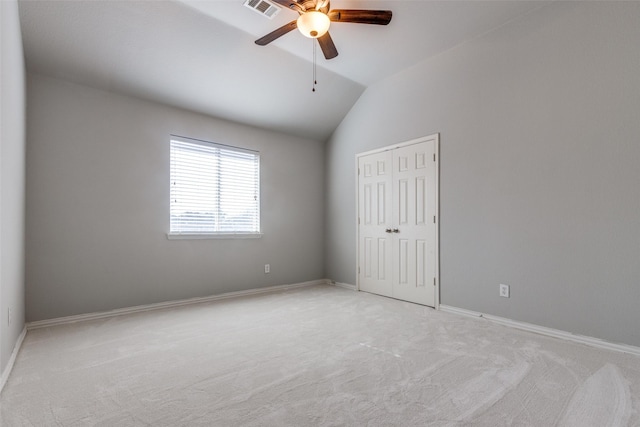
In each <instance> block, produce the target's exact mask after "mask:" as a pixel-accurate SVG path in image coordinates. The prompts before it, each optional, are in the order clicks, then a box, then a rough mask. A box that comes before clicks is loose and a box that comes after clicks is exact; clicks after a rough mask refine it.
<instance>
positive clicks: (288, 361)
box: [0, 286, 640, 427]
mask: <svg viewBox="0 0 640 427" xmlns="http://www.w3.org/2000/svg"><path fill="white" fill-rule="evenodd" d="M639 408H640V358H638V357H637V356H633V355H628V354H624V353H617V352H612V351H607V350H600V349H596V348H591V347H587V346H584V345H581V344H575V343H570V342H565V341H561V340H558V339H554V338H548V337H544V336H539V335H535V334H532V333H529V332H524V331H519V330H515V329H511V328H508V327H505V326H500V325H496V324H493V323H490V322H488V321H485V320H483V319H471V318H466V317H460V316H457V315H454V314H450V313H443V312H438V311H435V310H433V309H430V308H426V307H422V306H419V305H415V304H410V303H405V302H401V301H396V300H393V299H388V298H383V297H378V296H375V295H370V294H366V293H360V292H353V291H349V290H345V289H340V288H336V287H332V286H314V287H309V288H301V289H295V290H290V291H286V292H278V293H271V294H262V295H258V296H251V297H242V298H236V299H229V300H222V301H217V302H212V303H205V304H197V305H191V306H183V307H177V308H172V309H163V310H158V311H153V312H145V313H139V314H131V315H124V316H120V317H116V318H109V319H100V320H92V321H87V322H81V323H75V324H68V325H60V326H55V327H49V328H44V329H37V330H32V331H29V332H28V334H27V336H26V338H25V341H24V343H23V347H22V350H21V351H20V353H19V355H18V358H17V360H16V364H15V366H14V369H13V373H12V374H11V377H10V378H9V381H8V383H7V384H6V386H5V389H4V391H3V393H2V396H1V397H0V421H1V423H0V424H2V426H424V425H428V426H555V425H558V426H580V427H588V426H598V427H604V426H637V425H640V415H639V411H638V409H639Z"/></svg>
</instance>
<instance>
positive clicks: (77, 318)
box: [26, 279, 329, 330]
mask: <svg viewBox="0 0 640 427" xmlns="http://www.w3.org/2000/svg"><path fill="white" fill-rule="evenodd" d="M328 284H329V281H328V280H326V279H320V280H312V281H309V282H302V283H293V284H290V285H276V286H267V287H264V288H256V289H247V290H245V291H235V292H227V293H224V294H218V295H210V296H206V297H196V298H188V299H183V300H175V301H167V302H159V303H155V304H145V305H137V306H134V307H126V308H118V309H115V310H109V311H101V312H96V313H86V314H78V315H74V316H66V317H58V318H55V319H47V320H37V321H35V322H29V323H27V325H26V328H27V329H28V330H32V329H39V328H47V327H49V326H56V325H64V324H68V323H75V322H82V321H86V320H94V319H104V318H108V317H116V316H121V315H123V314H132V313H142V312H145V311H152V310H160V309H163V308H171V307H180V306H183V305H190V304H200V303H205V302H211V301H218V300H222V299H227V298H237V297H243V296H248V295H258V294H264V293H269V292H279V291H285V290H288V289H295V288H302V287H306V286H316V285H328Z"/></svg>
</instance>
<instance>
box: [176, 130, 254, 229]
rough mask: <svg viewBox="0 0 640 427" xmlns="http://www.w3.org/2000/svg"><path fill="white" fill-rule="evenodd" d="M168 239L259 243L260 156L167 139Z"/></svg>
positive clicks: (188, 140)
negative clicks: (247, 239) (256, 239)
mask: <svg viewBox="0 0 640 427" xmlns="http://www.w3.org/2000/svg"><path fill="white" fill-rule="evenodd" d="M170 151H171V156H170V157H171V174H170V176H171V190H170V195H171V204H170V205H171V206H170V216H171V219H170V227H169V237H190V236H191V237H203V238H207V237H259V236H260V154H259V153H258V152H256V151H252V150H245V149H242V148H237V147H230V146H227V145H221V144H214V143H211V142H205V141H199V140H192V139H189V138H182V137H181V138H178V137H174V136H172V137H171V149H170Z"/></svg>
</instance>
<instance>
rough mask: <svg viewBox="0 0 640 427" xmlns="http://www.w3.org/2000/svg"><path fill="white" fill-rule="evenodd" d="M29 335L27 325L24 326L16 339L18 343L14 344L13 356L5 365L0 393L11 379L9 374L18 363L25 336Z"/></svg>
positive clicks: (0, 378)
mask: <svg viewBox="0 0 640 427" xmlns="http://www.w3.org/2000/svg"><path fill="white" fill-rule="evenodd" d="M26 335H27V327H26V326H25V327H24V328H22V332H20V335H19V336H18V340H17V341H16V345H15V346H13V351H12V352H11V357H10V358H9V362H7V366H5V368H4V370H3V371H2V376H1V377H0V393H2V390H3V389H4V385H5V384H6V383H7V380H8V379H9V375H11V371H12V370H13V364H14V363H16V357H17V356H18V353H19V352H20V349H21V348H22V342H23V341H24V337H25V336H26Z"/></svg>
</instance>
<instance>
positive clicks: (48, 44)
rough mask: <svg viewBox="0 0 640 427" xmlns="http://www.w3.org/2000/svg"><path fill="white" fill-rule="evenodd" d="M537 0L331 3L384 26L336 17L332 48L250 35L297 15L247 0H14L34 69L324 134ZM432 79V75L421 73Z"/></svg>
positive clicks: (293, 37) (287, 129) (291, 37)
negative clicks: (419, 67)
mask: <svg viewBox="0 0 640 427" xmlns="http://www.w3.org/2000/svg"><path fill="white" fill-rule="evenodd" d="M546 3H547V2H542V1H451V0H448V1H427V0H422V1H419V0H414V1H405V0H386V1H381V0H380V1H379V0H367V1H363V0H333V1H332V3H331V7H332V8H334V9H338V8H340V9H387V10H391V11H393V19H392V21H391V23H390V24H389V25H388V26H378V25H361V24H346V23H334V24H332V26H331V29H330V33H331V36H332V38H333V40H334V42H335V44H336V47H337V49H338V52H339V56H338V57H337V58H335V59H332V60H329V61H327V60H325V59H324V57H323V56H322V52H321V51H320V49H317V64H318V86H317V90H316V92H311V88H312V71H313V69H312V65H311V64H312V57H313V54H312V52H313V44H312V41H311V40H310V39H307V38H305V37H303V36H302V35H301V34H300V33H298V32H297V31H292V32H291V33H289V34H287V35H285V36H283V37H281V38H280V39H278V40H276V41H275V42H273V43H271V44H269V45H268V46H264V47H261V46H257V45H256V44H254V43H253V42H254V40H255V39H257V38H259V37H261V36H263V35H265V34H267V33H269V32H271V31H273V30H274V29H276V28H278V27H279V26H281V25H284V24H286V23H287V22H289V21H292V20H294V19H295V18H296V17H297V14H296V13H294V12H292V11H290V10H286V9H283V10H281V11H280V13H279V14H278V15H277V16H276V17H275V18H274V19H273V20H269V19H267V18H265V17H262V16H260V15H259V14H257V13H255V12H253V11H251V10H250V9H248V8H246V7H244V6H243V0H215V1H210V0H209V1H205V0H180V1H121V0H119V1H105V0H85V1H77V0H73V1H59V0H49V1H35V0H21V1H20V3H19V5H20V17H21V24H22V32H23V42H24V47H25V56H26V61H27V68H28V69H29V70H30V71H33V72H37V73H41V74H45V75H50V76H53V77H58V78H62V79H65V80H69V81H72V82H76V83H81V84H86V85H90V86H94V87H98V88H101V89H105V90H110V91H114V92H121V93H127V94H132V95H134V96H138V97H142V98H145V99H150V100H154V101H158V102H163V103H167V104H170V105H174V106H177V107H180V108H186V109H189V110H193V111H197V112H201V113H204V114H208V115H212V116H216V117H220V118H224V119H228V120H232V121H237V122H241V123H245V124H249V125H253V126H258V127H262V128H266V129H272V130H276V131H280V132H284V133H289V134H293V135H299V136H304V137H308V138H312V139H317V140H326V139H327V138H328V137H329V136H330V134H331V133H332V132H333V130H334V129H335V128H336V127H337V126H338V125H339V124H340V122H341V120H342V118H343V117H344V116H345V115H346V114H347V112H348V111H349V109H350V108H351V107H352V106H353V104H354V103H355V102H356V101H357V99H358V97H359V96H360V95H361V93H362V92H363V91H364V89H365V88H366V87H367V86H369V85H372V84H375V83H376V82H378V81H380V80H382V79H384V78H386V77H388V76H390V75H393V74H395V73H397V72H399V71H401V70H403V69H405V68H407V67H410V66H412V65H414V64H416V63H418V62H421V61H423V60H425V59H427V58H430V57H432V56H434V55H437V54H439V53H441V52H443V51H445V50H448V49H450V48H452V47H454V46H456V45H458V44H460V43H463V42H465V41H466V40H470V39H472V38H475V37H478V36H479V35H481V34H483V33H486V32H487V31H490V30H491V29H493V28H496V27H498V26H500V25H502V24H504V23H505V22H507V21H510V20H512V19H514V18H516V17H518V16H520V15H522V14H524V13H527V12H528V11H530V10H532V9H535V8H538V7H541V6H543V5H544V4H546ZM426 78H428V76H426Z"/></svg>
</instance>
